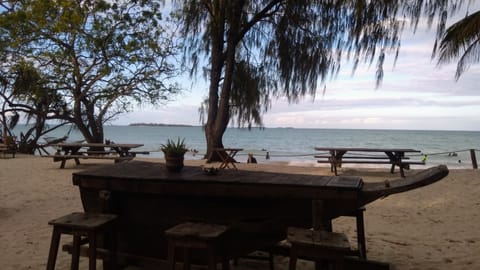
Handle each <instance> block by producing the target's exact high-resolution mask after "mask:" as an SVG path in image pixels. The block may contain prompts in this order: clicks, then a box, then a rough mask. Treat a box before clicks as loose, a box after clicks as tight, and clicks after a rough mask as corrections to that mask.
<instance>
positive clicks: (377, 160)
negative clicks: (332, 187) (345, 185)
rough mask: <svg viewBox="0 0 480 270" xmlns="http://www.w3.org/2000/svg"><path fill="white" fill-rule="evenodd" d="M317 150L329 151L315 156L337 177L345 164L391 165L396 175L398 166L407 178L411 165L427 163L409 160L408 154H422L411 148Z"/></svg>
mask: <svg viewBox="0 0 480 270" xmlns="http://www.w3.org/2000/svg"><path fill="white" fill-rule="evenodd" d="M315 150H316V151H328V154H326V155H325V154H323V155H315V158H318V160H317V162H318V163H329V164H330V170H331V171H332V172H334V173H335V175H337V167H341V166H342V164H344V163H360V164H362V163H363V164H366V163H369V164H391V165H392V166H391V169H390V172H391V173H394V172H395V166H398V168H399V169H400V175H401V176H402V177H405V172H404V170H408V169H410V165H425V161H412V160H409V157H407V156H406V155H405V154H406V153H420V152H421V151H420V150H415V149H409V148H348V147H315ZM347 152H350V155H347ZM378 153H380V155H378ZM372 154H373V155H372Z"/></svg>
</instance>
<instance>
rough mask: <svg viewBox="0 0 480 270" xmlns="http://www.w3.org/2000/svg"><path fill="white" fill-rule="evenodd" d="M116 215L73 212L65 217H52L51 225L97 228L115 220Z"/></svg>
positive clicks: (82, 228) (72, 227)
mask: <svg viewBox="0 0 480 270" xmlns="http://www.w3.org/2000/svg"><path fill="white" fill-rule="evenodd" d="M116 218H117V216H116V215H111V214H96V213H71V214H68V215H66V216H63V217H59V218H56V219H52V220H50V221H49V222H48V224H50V225H54V226H60V227H65V228H71V229H72V230H85V231H89V230H95V229H98V228H101V227H103V226H105V225H108V223H110V222H112V221H114V220H115V219H116Z"/></svg>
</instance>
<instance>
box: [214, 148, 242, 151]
mask: <svg viewBox="0 0 480 270" xmlns="http://www.w3.org/2000/svg"><path fill="white" fill-rule="evenodd" d="M213 150H215V151H237V152H238V151H243V148H214V149H213Z"/></svg>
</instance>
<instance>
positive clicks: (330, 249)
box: [287, 227, 351, 270]
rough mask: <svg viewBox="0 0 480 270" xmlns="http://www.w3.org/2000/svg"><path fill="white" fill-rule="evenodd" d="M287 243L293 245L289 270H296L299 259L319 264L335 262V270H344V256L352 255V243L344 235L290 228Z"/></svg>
mask: <svg viewBox="0 0 480 270" xmlns="http://www.w3.org/2000/svg"><path fill="white" fill-rule="evenodd" d="M287 241H288V242H290V244H291V248H290V265H289V270H295V268H296V263H297V258H298V257H302V258H306V259H310V260H315V261H317V262H318V261H320V260H329V261H335V263H336V264H335V266H336V268H335V269H342V266H343V258H344V256H346V255H349V254H350V253H351V248H350V243H349V242H348V238H347V236H346V235H345V234H343V233H335V232H328V231H314V230H310V229H304V228H295V227H290V228H288V230H287Z"/></svg>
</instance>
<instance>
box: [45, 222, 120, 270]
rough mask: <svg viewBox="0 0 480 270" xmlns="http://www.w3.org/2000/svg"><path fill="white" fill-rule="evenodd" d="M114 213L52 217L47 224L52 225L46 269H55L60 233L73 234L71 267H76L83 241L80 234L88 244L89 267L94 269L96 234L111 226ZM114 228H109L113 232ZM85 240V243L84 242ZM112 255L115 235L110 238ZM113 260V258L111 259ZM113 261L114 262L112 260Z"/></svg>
mask: <svg viewBox="0 0 480 270" xmlns="http://www.w3.org/2000/svg"><path fill="white" fill-rule="evenodd" d="M116 218H117V216H116V215H110V214H96V213H71V214H68V215H66V216H63V217H60V218H56V219H53V220H51V221H49V222H48V224H50V225H52V226H53V233H52V240H51V244H50V251H49V254H48V262H47V270H53V269H55V262H56V259H57V253H58V246H59V244H60V237H61V235H62V234H70V235H73V251H72V264H71V269H78V265H79V257H80V245H81V244H82V243H84V242H83V241H82V236H83V237H86V238H87V239H86V240H88V241H86V242H88V244H89V247H88V250H89V252H88V253H89V269H90V270H95V269H96V249H97V234H98V233H99V232H105V231H107V229H111V228H112V227H113V224H114V221H115V220H116ZM113 231H114V230H110V231H109V232H110V233H113ZM86 242H85V243H86ZM110 242H111V243H110V244H111V247H110V248H111V250H112V254H113V255H112V257H113V258H114V257H115V248H116V247H115V237H112V239H111V240H110ZM113 260H115V259H113ZM114 263H115V262H114Z"/></svg>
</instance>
